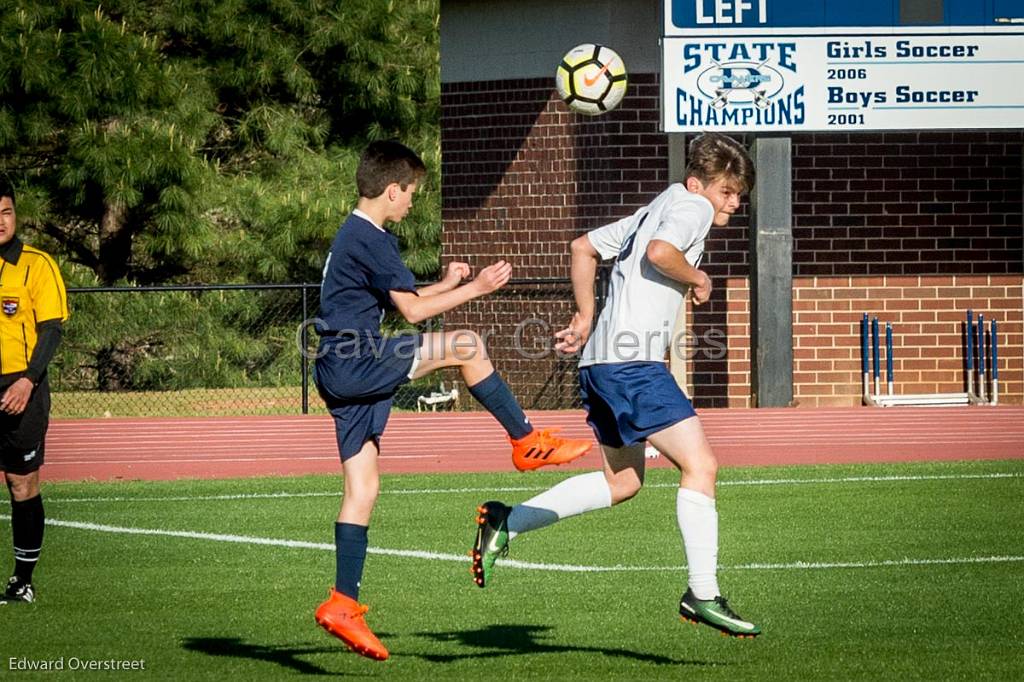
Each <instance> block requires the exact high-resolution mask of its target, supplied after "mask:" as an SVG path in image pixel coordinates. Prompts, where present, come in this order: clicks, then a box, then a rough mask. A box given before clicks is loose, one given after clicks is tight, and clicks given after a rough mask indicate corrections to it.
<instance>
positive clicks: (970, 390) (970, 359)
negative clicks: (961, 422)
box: [964, 308, 974, 402]
mask: <svg viewBox="0 0 1024 682" xmlns="http://www.w3.org/2000/svg"><path fill="white" fill-rule="evenodd" d="M964 335H965V337H966V341H967V344H966V346H965V352H964V356H965V358H966V360H967V395H968V397H969V398H970V399H971V400H972V402H973V400H974V311H973V310H971V309H970V308H968V309H967V326H966V327H965V328H964Z"/></svg>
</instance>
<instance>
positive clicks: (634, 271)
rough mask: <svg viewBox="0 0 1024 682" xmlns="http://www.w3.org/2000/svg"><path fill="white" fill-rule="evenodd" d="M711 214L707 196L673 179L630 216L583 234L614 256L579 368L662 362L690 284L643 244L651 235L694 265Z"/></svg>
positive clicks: (606, 255) (605, 256) (604, 253)
mask: <svg viewBox="0 0 1024 682" xmlns="http://www.w3.org/2000/svg"><path fill="white" fill-rule="evenodd" d="M713 219H714V207H712V205H711V202H710V201H708V200H707V199H706V198H704V197H703V196H701V195H699V194H691V193H690V192H689V191H687V189H686V188H685V187H684V186H683V185H682V184H681V183H674V184H672V185H671V186H669V188H668V189H666V190H665V191H664V192H662V193H661V194H659V195H658V196H657V198H655V199H654V201H652V202H651V203H650V204H648V205H647V206H644V207H643V208H641V209H640V210H639V211H637V212H636V213H634V214H633V215H631V216H629V217H628V218H623V219H622V220H618V221H616V222H614V223H611V224H609V225H605V226H604V227H599V228H597V229H596V230H593V231H591V232H588V233H587V237H588V238H589V239H590V243H591V244H592V245H593V246H594V249H595V250H597V252H598V253H599V254H600V255H601V258H603V259H608V258H612V257H615V258H616V259H617V260H616V261H615V265H614V266H613V268H612V273H611V280H610V282H609V288H608V297H607V299H606V301H605V304H604V309H603V310H602V311H601V315H600V317H599V318H598V320H597V324H596V325H595V327H594V331H593V333H592V334H591V335H590V339H589V340H588V341H587V345H586V347H584V349H583V354H582V356H581V358H580V367H586V366H588V365H596V364H607V363H614V362H639V361H659V362H660V361H664V359H665V352H666V351H667V350H668V348H669V345H670V344H671V342H672V329H673V327H674V326H675V320H676V314H677V313H678V311H679V306H680V305H681V304H682V302H683V296H685V295H686V293H687V291H689V286H688V285H686V284H681V283H680V282H676V281H675V280H672V279H669V278H668V277H665V276H664V275H662V274H661V273H660V272H658V270H657V269H655V267H654V266H653V265H651V263H650V261H649V260H647V245H648V243H650V241H651V240H652V239H660V240H662V241H666V242H668V243H669V244H672V245H673V246H675V247H676V248H677V249H679V250H680V251H681V252H682V253H683V255H684V256H685V257H686V260H687V261H688V262H689V263H690V265H692V266H694V267H697V266H698V265H699V264H700V260H701V257H702V256H703V255H704V240H705V239H707V236H708V232H709V231H710V230H711V222H712V220H713Z"/></svg>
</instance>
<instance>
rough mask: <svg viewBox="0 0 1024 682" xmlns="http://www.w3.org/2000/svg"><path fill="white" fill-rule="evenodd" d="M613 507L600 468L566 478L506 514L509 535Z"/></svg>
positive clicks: (606, 483)
mask: <svg viewBox="0 0 1024 682" xmlns="http://www.w3.org/2000/svg"><path fill="white" fill-rule="evenodd" d="M610 506H612V491H611V490H609V489H608V481H606V480H605V478H604V472H603V471H592V472H590V473H589V474H580V475H579V476H573V477H572V478H568V479H566V480H564V481H562V482H561V483H559V484H558V485H556V486H555V487H553V488H549V489H548V490H545V491H544V492H542V493H541V494H540V495H537V496H536V497H532V498H530V499H529V500H527V501H526V502H523V503H521V504H517V505H516V506H515V507H513V508H512V513H510V514H509V515H508V537H509V539H510V540H511V539H512V538H514V537H515V536H517V535H519V534H520V533H525V532H526V531H528V530H536V529H538V528H543V527H544V526H550V525H551V524H552V523H554V522H555V521H559V520H561V519H566V518H569V517H570V516H576V515H577V514H582V513H584V512H588V511H593V510H595V509H606V508H608V507H610Z"/></svg>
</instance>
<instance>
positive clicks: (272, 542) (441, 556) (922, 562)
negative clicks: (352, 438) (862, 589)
mask: <svg viewBox="0 0 1024 682" xmlns="http://www.w3.org/2000/svg"><path fill="white" fill-rule="evenodd" d="M10 518H11V517H10V516H9V515H0V519H2V520H5V521H9V520H10ZM46 525H48V526H56V527H58V528H73V529H76V530H87V531H94V532H99V533H113V534H117V535H150V536H160V537H172V538H183V539H188V540H208V541H212V542H230V543H234V544H241V545H263V546H271V547H285V548H288V549H315V550H321V551H331V552H333V551H334V550H335V547H334V545H332V544H329V543H325V542H306V541H302V540H281V539H277V538H261V537H255V536H251V535H225V534H220V533H200V532H196V531H178V530H163V529H159V528H132V527H126V526H109V525H106V524H100V523H85V522H81V521H62V520H60V519H47V520H46ZM367 552H368V553H369V554H380V555H384V556H395V557H402V558H407V559H425V560H430V561H451V562H459V563H468V562H469V557H467V556H464V555H461V554H445V553H443V552H425V551H422V550H405V549H386V548H381V547H369V548H367ZM1022 561H1024V556H985V557H953V558H939V559H911V558H909V557H907V558H903V559H884V560H879V561H856V562H853V561H850V562H845V561H829V562H819V561H795V562H791V563H778V564H771V563H752V564H737V565H735V566H721V567H719V568H720V569H721V570H726V571H729V570H733V571H742V570H764V571H786V570H815V569H819V570H820V569H836V568H892V567H905V566H935V565H951V564H995V563H1011V562H1022ZM501 564H502V565H503V566H506V567H508V568H520V569H525V570H537V571H550V572H559V573H635V572H669V571H682V570H685V568H686V567H685V566H682V565H680V566H625V565H621V564H620V565H615V566H581V565H575V564H545V563H536V562H530V561H516V560H505V561H502V562H501Z"/></svg>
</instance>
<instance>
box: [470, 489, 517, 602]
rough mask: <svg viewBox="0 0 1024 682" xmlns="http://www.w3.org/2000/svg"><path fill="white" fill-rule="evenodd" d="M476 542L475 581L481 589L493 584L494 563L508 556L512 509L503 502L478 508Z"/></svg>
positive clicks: (472, 554)
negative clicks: (509, 520)
mask: <svg viewBox="0 0 1024 682" xmlns="http://www.w3.org/2000/svg"><path fill="white" fill-rule="evenodd" d="M476 510H477V512H478V513H479V515H478V516H477V517H476V541H475V542H474V543H473V551H472V553H471V556H472V557H473V568H472V573H473V580H474V581H475V582H476V584H477V585H479V586H480V587H486V586H487V584H488V583H489V582H491V574H492V573H493V572H494V562H495V561H497V559H498V557H500V556H501V557H503V556H508V515H509V513H510V512H511V511H512V508H511V507H509V506H507V505H504V504H502V503H501V502H494V501H492V502H484V503H483V504H482V505H480V506H479V507H477V508H476Z"/></svg>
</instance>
